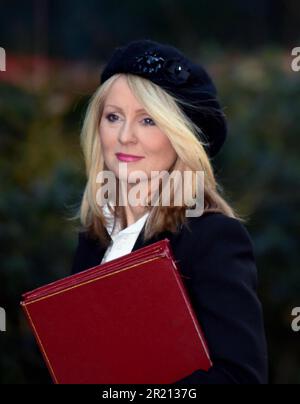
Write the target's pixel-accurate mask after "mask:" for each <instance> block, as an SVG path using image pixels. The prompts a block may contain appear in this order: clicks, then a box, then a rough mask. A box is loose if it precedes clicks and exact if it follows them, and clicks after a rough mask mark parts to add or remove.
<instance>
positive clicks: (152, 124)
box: [144, 118, 155, 126]
mask: <svg viewBox="0 0 300 404" xmlns="http://www.w3.org/2000/svg"><path fill="white" fill-rule="evenodd" d="M147 119H148V120H150V121H151V122H152V123H151V124H150V126H154V125H155V122H154V121H153V119H151V118H145V119H144V121H146V120H147ZM146 125H147V124H146Z"/></svg>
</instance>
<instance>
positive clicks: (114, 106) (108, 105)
mask: <svg viewBox="0 0 300 404" xmlns="http://www.w3.org/2000/svg"><path fill="white" fill-rule="evenodd" d="M105 107H113V108H116V109H118V110H119V111H123V110H122V108H121V107H118V106H117V105H113V104H106V105H105ZM144 111H145V112H146V110H145V109H144V108H140V109H137V110H136V111H135V112H144Z"/></svg>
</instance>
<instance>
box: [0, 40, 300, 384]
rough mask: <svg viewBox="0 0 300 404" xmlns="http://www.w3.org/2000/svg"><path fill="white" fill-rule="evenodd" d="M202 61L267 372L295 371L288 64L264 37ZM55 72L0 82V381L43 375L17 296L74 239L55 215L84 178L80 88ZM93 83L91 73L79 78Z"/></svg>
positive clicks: (299, 219) (275, 375) (298, 357)
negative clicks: (257, 305)
mask: <svg viewBox="0 0 300 404" xmlns="http://www.w3.org/2000/svg"><path fill="white" fill-rule="evenodd" d="M195 59H196V57H195ZM202 62H203V63H204V64H205V65H206V67H207V69H208V70H209V71H210V72H211V74H212V76H213V77H214V79H215V81H216V83H217V87H218V88H219V94H220V98H221V101H222V104H223V105H224V108H225V112H226V114H227V116H228V120H229V138H228V141H227V143H226V145H225V147H224V149H223V151H222V152H221V153H220V154H219V155H218V156H217V157H216V158H215V159H214V161H213V165H214V168H215V172H216V176H217V179H218V181H219V182H220V183H221V185H222V187H223V188H224V192H225V196H226V197H227V200H228V201H229V202H231V203H232V204H233V206H234V207H235V208H236V209H238V211H239V212H241V213H242V214H244V215H247V216H249V221H248V222H247V224H246V226H247V228H248V230H249V232H250V234H251V236H252V238H253V242H254V246H255V254H256V259H257V266H258V272H259V282H260V283H259V295H260V297H261V300H262V303H263V308H264V313H265V321H266V331H267V336H268V343H269V356H270V370H271V382H273V383H300V344H299V335H298V334H296V333H293V332H292V330H291V325H290V324H291V320H292V318H291V310H292V308H293V307H296V306H300V275H299V228H300V226H299V225H300V211H299V206H300V190H299V184H300V159H299V148H300V137H299V133H300V119H299V110H300V91H299V89H300V73H294V72H292V71H291V69H290V62H291V61H290V60H289V55H286V54H285V53H284V52H283V51H282V50H280V49H275V48H265V49H262V50H260V51H257V52H256V53H251V54H241V53H237V52H228V53H224V52H222V50H221V49H217V48H215V49H213V48H212V49H208V51H207V54H205V55H203V58H202ZM58 73H59V74H58V75H56V77H55V79H54V78H53V77H52V78H51V76H50V77H49V80H48V81H47V82H46V84H45V83H44V84H43V85H42V86H41V87H40V88H38V89H36V88H35V89H34V90H32V89H30V88H29V87H28V86H27V87H26V85H24V86H21V85H18V86H17V85H12V84H5V83H0V150H1V154H0V184H1V197H0V259H1V268H0V306H3V307H4V308H5V309H6V311H7V320H8V324H7V332H6V333H5V334H1V335H0V341H1V347H0V349H1V356H0V382H2V383H49V382H50V378H49V375H48V372H47V370H46V369H45V366H44V363H43V360H42V358H41V355H40V353H39V351H38V349H37V347H36V344H35V341H34V339H33V337H32V334H31V332H30V330H29V329H28V326H27V323H26V320H25V317H24V315H23V313H22V311H21V309H20V307H19V301H20V298H21V294H22V293H23V292H25V291H28V290H31V289H33V288H35V287H38V286H40V285H43V284H46V283H48V282H51V281H54V280H56V279H58V278H61V277H63V276H65V275H68V274H69V273H70V267H71V260H72V258H73V253H74V250H75V247H76V242H77V235H76V231H75V226H74V224H73V223H72V222H70V221H68V220H67V217H69V216H70V215H71V214H72V213H74V207H75V206H76V204H78V203H79V201H80V197H81V195H82V192H83V186H84V181H85V175H84V165H83V160H82V154H81V150H80V145H79V132H80V126H81V123H82V118H83V116H84V111H85V107H86V103H87V100H88V94H87V92H86V93H81V94H80V93H79V92H77V91H74V88H76V82H75V83H73V84H72V85H71V84H70V83H69V82H68V81H65V80H64V79H63V78H64V77H65V76H66V74H67V72H63V71H61V72H58ZM96 76H97V74H96V73H95V77H96ZM93 77H94V76H93ZM96 85H97V82H96V81H95V82H93V80H92V79H91V83H90V86H89V88H95V87H96ZM74 86H75V87H74ZM89 92H90V91H89Z"/></svg>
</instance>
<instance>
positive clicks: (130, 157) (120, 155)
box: [116, 153, 144, 163]
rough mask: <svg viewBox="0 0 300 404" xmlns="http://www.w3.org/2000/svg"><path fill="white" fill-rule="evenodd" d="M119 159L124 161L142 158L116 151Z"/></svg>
mask: <svg viewBox="0 0 300 404" xmlns="http://www.w3.org/2000/svg"><path fill="white" fill-rule="evenodd" d="M116 156H117V158H118V160H119V161H124V162H126V163H130V162H134V161H138V160H141V159H143V158H144V157H143V156H134V155H132V154H124V153H116Z"/></svg>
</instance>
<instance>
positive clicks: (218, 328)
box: [72, 212, 268, 384]
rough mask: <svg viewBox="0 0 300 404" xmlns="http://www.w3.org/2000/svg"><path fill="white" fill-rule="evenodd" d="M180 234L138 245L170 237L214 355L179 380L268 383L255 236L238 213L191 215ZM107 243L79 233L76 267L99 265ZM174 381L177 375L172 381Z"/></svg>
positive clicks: (76, 269)
mask: <svg viewBox="0 0 300 404" xmlns="http://www.w3.org/2000/svg"><path fill="white" fill-rule="evenodd" d="M187 220H188V223H189V227H190V230H189V229H188V228H187V227H186V226H182V227H181V229H180V231H179V232H178V233H176V234H174V233H170V232H163V233H161V234H160V235H159V237H155V238H153V239H151V240H149V241H148V242H146V243H143V241H142V233H143V229H144V228H143V229H142V231H141V233H140V234H139V237H138V239H137V241H136V243H135V245H134V247H133V250H132V251H135V250H137V249H139V248H141V247H144V246H146V245H148V244H151V243H153V242H156V241H158V240H162V239H164V238H168V239H169V240H170V243H171V247H172V250H173V252H174V256H175V259H176V261H177V264H178V267H179V269H180V272H181V274H182V275H184V276H183V278H182V279H183V281H184V283H185V285H186V287H187V290H188V293H189V296H190V300H191V303H192V305H193V307H194V309H195V313H196V315H197V318H198V321H199V324H200V325H201V327H202V330H203V332H204V334H205V337H206V340H207V344H208V348H209V351H210V354H211V358H212V361H213V364H214V365H213V367H212V368H211V369H210V370H209V372H204V371H201V370H197V371H196V372H194V373H192V374H191V375H188V376H187V377H185V378H184V379H181V380H180V381H176V383H175V384H177V383H180V384H193V383H195V384H257V383H258V384H267V383H268V364H267V363H268V361H267V347H266V340H265V331H264V324H263V314H262V308H261V304H260V301H259V299H258V297H257V292H256V287H257V269H256V263H255V257H254V252H253V244H252V240H251V238H250V236H249V233H248V231H247V230H246V228H245V227H244V225H243V224H241V222H239V221H238V220H237V219H233V218H229V217H228V216H225V215H223V214H222V213H213V212H210V213H205V214H204V215H202V216H199V217H189V218H187ZM104 253H105V248H101V247H100V246H99V245H97V244H96V241H94V240H92V239H90V238H88V237H87V236H86V233H79V243H78V246H77V249H76V252H75V256H74V261H73V267H72V272H73V273H76V272H80V271H82V270H84V269H87V268H90V267H93V266H96V265H99V263H100V262H101V260H102V258H103V255H104ZM174 382H175V381H174Z"/></svg>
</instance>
